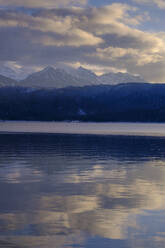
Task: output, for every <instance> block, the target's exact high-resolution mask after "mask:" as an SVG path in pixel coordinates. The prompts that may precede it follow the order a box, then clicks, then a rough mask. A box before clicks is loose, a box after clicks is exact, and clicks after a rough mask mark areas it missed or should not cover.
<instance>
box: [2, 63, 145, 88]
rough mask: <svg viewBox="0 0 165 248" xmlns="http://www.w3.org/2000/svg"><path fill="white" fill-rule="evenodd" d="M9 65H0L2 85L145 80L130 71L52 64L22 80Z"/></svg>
mask: <svg viewBox="0 0 165 248" xmlns="http://www.w3.org/2000/svg"><path fill="white" fill-rule="evenodd" d="M18 74H19V72H18V73H16V72H15V71H14V70H12V69H10V68H9V67H5V66H3V67H0V86H11V85H19V86H25V87H33V88H64V87H67V86H85V85H99V84H107V85H116V84H119V83H129V82H145V80H144V79H143V78H141V77H140V76H135V75H132V74H128V73H121V72H119V73H107V74H103V75H101V76H97V75H96V74H95V73H94V72H92V71H90V70H87V69H85V68H83V67H79V68H77V69H74V68H65V69H62V68H53V67H51V66H48V67H46V68H45V69H43V70H41V71H38V72H35V73H32V74H30V75H29V76H27V77H26V78H25V79H23V80H21V81H20V76H21V75H22V74H20V75H18Z"/></svg>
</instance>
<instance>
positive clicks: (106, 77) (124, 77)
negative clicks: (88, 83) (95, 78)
mask: <svg viewBox="0 0 165 248" xmlns="http://www.w3.org/2000/svg"><path fill="white" fill-rule="evenodd" d="M99 79H100V81H101V82H102V84H113V85H114V84H120V83H130V82H139V83H140V82H145V80H144V79H143V78H141V77H140V76H136V75H132V74H129V73H122V72H118V73H112V72H111V73H107V74H103V75H101V76H100V77H99Z"/></svg>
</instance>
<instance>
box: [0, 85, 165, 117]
mask: <svg viewBox="0 0 165 248" xmlns="http://www.w3.org/2000/svg"><path fill="white" fill-rule="evenodd" d="M0 119H2V120H41V121H52V120H55V121H62V120H81V121H145V122H149V121H151V122H164V121H165V84H147V83H128V84H119V85H115V86H109V85H100V86H85V87H68V88H63V89H52V90H50V89H49V90H48V89H47V90H46V89H32V88H22V87H2V88H0Z"/></svg>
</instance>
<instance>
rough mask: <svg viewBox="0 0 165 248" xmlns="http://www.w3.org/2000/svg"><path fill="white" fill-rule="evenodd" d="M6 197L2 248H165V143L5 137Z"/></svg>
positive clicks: (1, 170)
mask: <svg viewBox="0 0 165 248" xmlns="http://www.w3.org/2000/svg"><path fill="white" fill-rule="evenodd" d="M3 125H4V124H3ZM10 125H11V124H10ZM14 125H15V126H16V122H15V124H14ZM19 125H20V126H19ZM21 125H22V124H20V123H19V124H18V123H17V130H20V131H22V130H21ZM51 125H53V124H51ZM70 125H72V124H70ZM74 125H78V123H77V124H74ZM129 125H131V124H129ZM154 125H158V124H154ZM161 125H163V124H161ZM136 126H138V124H136ZM98 127H99V126H97V128H98ZM90 128H91V127H90ZM150 129H151V128H150ZM0 130H1V131H4V130H2V128H1V124H0ZM97 130H98V129H97ZM162 130H163V129H162ZM5 131H7V130H5ZM9 131H11V129H10V130H9ZM33 131H34V130H33ZM105 131H106V130H105ZM154 132H155V131H154ZM0 196H1V197H0V247H3V248H6V247H12V248H27V247H29V248H54V247H55V248H80V247H81V248H146V247H147V248H148V247H149V248H159V247H161V248H162V247H165V137H150V136H145V137H144V136H121V135H101V134H100V135H89V134H88V135H85V134H84V135H82V134H81V135H79V134H48V133H47V134H46V133H45V134H36V133H33V134H0Z"/></svg>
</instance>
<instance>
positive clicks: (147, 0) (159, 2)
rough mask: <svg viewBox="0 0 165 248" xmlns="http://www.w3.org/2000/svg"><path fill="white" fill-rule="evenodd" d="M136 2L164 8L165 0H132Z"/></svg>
mask: <svg viewBox="0 0 165 248" xmlns="http://www.w3.org/2000/svg"><path fill="white" fill-rule="evenodd" d="M133 1H134V2H136V3H138V4H150V5H151V4H155V5H156V6H157V7H158V8H160V9H165V0H133Z"/></svg>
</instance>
